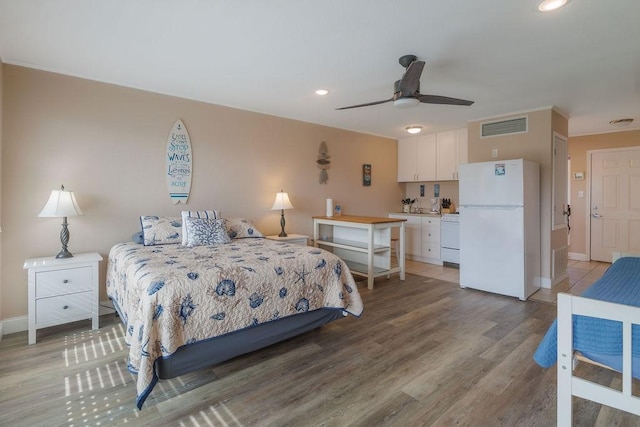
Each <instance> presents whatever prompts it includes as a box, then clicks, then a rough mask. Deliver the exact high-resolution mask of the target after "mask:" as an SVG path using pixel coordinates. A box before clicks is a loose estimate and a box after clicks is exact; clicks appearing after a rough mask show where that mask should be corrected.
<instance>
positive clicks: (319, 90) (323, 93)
mask: <svg viewBox="0 0 640 427" xmlns="http://www.w3.org/2000/svg"><path fill="white" fill-rule="evenodd" d="M328 93H329V91H328V90H326V89H318V90H316V95H320V96H324V95H326V94H328Z"/></svg>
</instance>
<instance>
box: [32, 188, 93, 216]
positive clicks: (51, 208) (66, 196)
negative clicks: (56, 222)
mask: <svg viewBox="0 0 640 427" xmlns="http://www.w3.org/2000/svg"><path fill="white" fill-rule="evenodd" d="M76 215H84V214H83V213H82V210H81V209H80V206H78V202H76V197H75V196H74V195H73V191H65V189H64V186H63V187H62V189H60V190H53V191H52V192H51V195H50V196H49V200H48V201H47V204H46V205H45V206H44V208H43V209H42V212H40V215H38V216H39V217H44V218H61V217H67V216H76Z"/></svg>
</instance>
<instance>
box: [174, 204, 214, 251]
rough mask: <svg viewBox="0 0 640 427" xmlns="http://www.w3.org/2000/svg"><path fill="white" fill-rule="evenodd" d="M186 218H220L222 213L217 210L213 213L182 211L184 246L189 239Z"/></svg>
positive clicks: (212, 211)
mask: <svg viewBox="0 0 640 427" xmlns="http://www.w3.org/2000/svg"><path fill="white" fill-rule="evenodd" d="M185 218H211V219H218V218H220V212H219V211H216V210H211V211H182V244H183V245H185V246H186V245H187V240H188V239H189V232H188V231H187V227H186V225H185Z"/></svg>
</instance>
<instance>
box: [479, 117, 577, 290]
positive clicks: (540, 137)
mask: <svg viewBox="0 0 640 427" xmlns="http://www.w3.org/2000/svg"><path fill="white" fill-rule="evenodd" d="M524 115H526V116H528V132H526V133H521V134H514V135H501V136H496V137H491V138H480V127H481V124H482V123H483V122H485V121H484V120H483V121H476V122H470V123H469V124H468V131H469V147H468V155H469V163H472V162H488V161H493V160H507V159H519V158H523V159H526V160H531V161H534V162H536V163H538V164H539V165H540V213H541V222H542V223H541V231H540V233H541V234H540V243H541V276H542V278H543V280H547V281H549V282H550V283H551V282H553V281H554V280H553V279H554V278H552V277H551V256H552V250H553V249H555V248H559V247H562V246H565V245H566V239H567V236H566V230H557V231H553V232H552V227H551V221H552V216H551V211H552V193H551V184H552V167H553V156H552V147H553V132H554V131H556V132H558V133H559V134H561V135H563V136H566V135H567V134H568V121H567V119H566V118H565V117H563V116H562V115H561V114H558V113H557V112H556V111H554V110H553V109H551V108H549V109H543V110H537V111H530V112H527V113H522V114H514V115H507V116H504V117H500V119H509V118H513V117H521V116H524ZM496 119H497V118H496ZM493 120H494V119H491V120H486V121H493ZM494 149H497V150H498V157H497V158H494V157H492V151H493V150H494Z"/></svg>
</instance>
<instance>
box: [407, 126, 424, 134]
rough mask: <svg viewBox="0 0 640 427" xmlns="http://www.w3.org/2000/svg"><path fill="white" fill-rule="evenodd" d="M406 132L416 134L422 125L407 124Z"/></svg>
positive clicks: (420, 130)
mask: <svg viewBox="0 0 640 427" xmlns="http://www.w3.org/2000/svg"><path fill="white" fill-rule="evenodd" d="M407 132H409V133H411V134H416V133H420V132H422V126H409V127H407Z"/></svg>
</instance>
